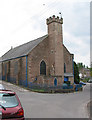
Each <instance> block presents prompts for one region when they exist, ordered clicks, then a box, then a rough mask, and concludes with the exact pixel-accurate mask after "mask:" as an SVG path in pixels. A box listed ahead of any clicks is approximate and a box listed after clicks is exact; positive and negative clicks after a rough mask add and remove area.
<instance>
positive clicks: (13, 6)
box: [0, 0, 90, 65]
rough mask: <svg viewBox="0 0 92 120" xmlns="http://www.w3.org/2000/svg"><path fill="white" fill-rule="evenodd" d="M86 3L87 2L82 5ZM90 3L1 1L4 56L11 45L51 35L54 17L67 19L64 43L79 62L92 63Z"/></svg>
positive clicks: (0, 51)
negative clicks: (91, 52) (49, 27)
mask: <svg viewBox="0 0 92 120" xmlns="http://www.w3.org/2000/svg"><path fill="white" fill-rule="evenodd" d="M80 1H85V2H80ZM89 9H90V6H89V0H72V1H71V2H69V0H53V1H51V0H38V1H37V0H8V1H7V0H2V1H0V17H1V19H0V41H1V42H0V56H1V55H3V54H4V53H5V52H7V51H8V50H9V49H10V48H11V46H13V47H15V46H17V45H20V44H23V43H25V42H28V41H30V40H33V39H35V38H37V37H40V36H43V35H44V34H47V25H46V19H47V18H48V17H50V16H52V15H53V14H55V15H56V16H60V15H59V12H61V13H62V17H63V20H64V23H63V34H64V44H65V46H66V47H67V48H68V49H69V51H70V52H72V53H74V54H75V60H76V61H81V60H82V61H83V62H84V63H85V64H87V65H88V64H89V62H88V59H85V58H87V57H88V56H89V45H90V43H89V27H90V25H89V19H90V15H89V13H90V12H89Z"/></svg>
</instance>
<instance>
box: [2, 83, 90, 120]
mask: <svg viewBox="0 0 92 120" xmlns="http://www.w3.org/2000/svg"><path fill="white" fill-rule="evenodd" d="M2 84H3V85H4V86H5V88H6V89H11V90H13V91H15V92H16V93H17V95H18V96H19V99H20V101H21V103H22V106H23V108H24V112H25V118H89V115H88V110H87V103H88V102H89V101H90V84H89V83H88V84H87V85H86V86H84V88H83V91H82V92H75V93H64V94H60V93H58V94H46V93H45V94H43V93H36V92H30V91H29V90H25V89H23V88H20V87H18V86H16V85H12V84H10V83H7V82H3V83H2Z"/></svg>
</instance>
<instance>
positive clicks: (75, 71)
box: [74, 62, 80, 84]
mask: <svg viewBox="0 0 92 120" xmlns="http://www.w3.org/2000/svg"><path fill="white" fill-rule="evenodd" d="M79 81H80V79H79V69H78V65H77V64H76V62H74V82H75V83H76V84H79Z"/></svg>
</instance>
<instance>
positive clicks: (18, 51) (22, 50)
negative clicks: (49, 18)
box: [2, 35, 48, 61]
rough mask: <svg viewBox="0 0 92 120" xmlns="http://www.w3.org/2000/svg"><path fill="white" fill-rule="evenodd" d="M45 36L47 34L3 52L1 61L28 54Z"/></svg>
mask: <svg viewBox="0 0 92 120" xmlns="http://www.w3.org/2000/svg"><path fill="white" fill-rule="evenodd" d="M47 36H48V35H45V36H42V37H40V38H37V39H35V40H33V41H30V42H28V43H25V44H23V45H20V46H18V47H15V48H12V49H10V50H9V51H8V52H7V53H5V54H4V55H3V56H2V61H5V60H9V59H13V58H18V57H22V56H26V55H28V53H29V52H31V51H32V49H33V48H35V47H36V46H37V45H38V44H39V43H40V42H41V41H43V40H44V39H45V38H47Z"/></svg>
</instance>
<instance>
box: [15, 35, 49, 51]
mask: <svg viewBox="0 0 92 120" xmlns="http://www.w3.org/2000/svg"><path fill="white" fill-rule="evenodd" d="M45 36H47V35H44V36H42V37H45ZM42 37H38V38H36V39H34V40H31V41H29V42H26V43H23V44H21V45H18V46H16V47H14V48H13V49H15V48H18V47H21V46H23V45H26V44H28V43H30V42H33V41H36V40H37V39H40V38H42Z"/></svg>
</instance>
